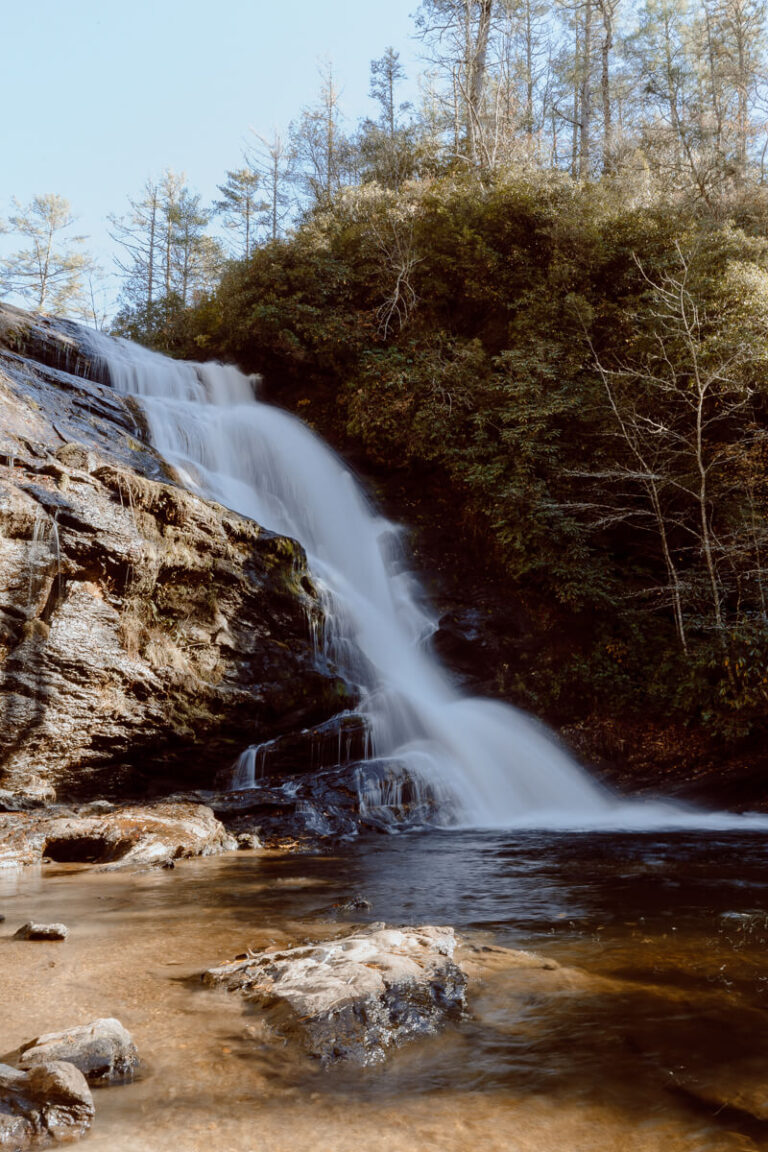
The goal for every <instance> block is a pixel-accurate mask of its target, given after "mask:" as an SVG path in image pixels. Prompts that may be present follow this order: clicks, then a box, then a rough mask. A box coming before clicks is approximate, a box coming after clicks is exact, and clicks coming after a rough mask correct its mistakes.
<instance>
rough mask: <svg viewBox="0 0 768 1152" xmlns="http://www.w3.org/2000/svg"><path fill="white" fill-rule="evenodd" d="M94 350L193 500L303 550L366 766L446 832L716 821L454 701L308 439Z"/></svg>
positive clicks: (321, 633)
mask: <svg viewBox="0 0 768 1152" xmlns="http://www.w3.org/2000/svg"><path fill="white" fill-rule="evenodd" d="M88 343H89V345H90V347H91V350H92V352H93V355H94V356H95V357H97V358H98V359H100V360H101V362H102V363H103V364H104V366H105V367H106V369H107V371H108V374H109V378H110V380H111V383H112V385H113V386H114V387H115V388H116V389H117V390H118V391H120V392H122V393H125V394H130V395H132V396H135V397H137V398H138V399H139V400H140V403H141V405H142V408H143V409H144V411H145V413H146V417H147V421H148V424H149V428H150V433H151V438H152V442H153V444H154V446H155V448H156V449H157V450H158V452H160V453H161V455H162V456H163V457H164V458H165V459H166V460H167V461H168V462H169V463H170V464H171V465H173V467H174V468H175V469H176V471H177V473H178V475H179V477H180V479H181V480H182V481H183V482H184V483H185V484H186V485H188V487H189V488H190V489H192V490H193V491H196V492H198V493H199V494H200V495H202V496H205V497H207V498H209V499H213V500H216V501H218V502H219V503H221V504H224V505H226V506H227V507H229V508H232V509H234V510H235V511H237V512H240V513H241V514H243V515H245V516H248V517H251V518H253V519H254V520H256V521H257V522H258V523H260V524H261V525H263V526H264V527H266V528H269V529H271V530H273V531H275V532H279V533H283V534H285V535H288V536H291V537H294V538H295V539H297V540H299V541H300V542H301V543H302V545H303V546H304V548H305V549H306V552H307V556H308V561H309V566H310V570H311V572H312V575H313V579H314V581H315V583H316V586H317V588H318V590H319V592H320V596H321V601H322V605H323V608H324V612H325V623H324V627H322V628H320V629H316V644H317V649H318V659H320V660H323V659H325V660H328V661H332V662H333V663H334V664H335V665H336V666H337V667H338V668H339V670H340V671H341V673H342V674H343V675H344V676H346V677H347V679H349V680H350V681H352V682H354V683H356V684H357V685H359V686H360V689H361V695H362V705H361V709H360V710H361V712H362V714H363V716H364V717H365V719H366V721H367V724H368V727H369V731H370V740H369V747H370V752H371V755H372V756H375V757H376V758H378V759H386V760H391V762H392V765H393V772H394V773H395V775H396V774H397V771H401V772H403V773H404V774H405V775H406V776H410V777H412V778H413V779H415V780H416V781H421V782H422V784H423V786H424V788H425V789H428V790H429V791H430V792H431V794H432V797H433V798H434V800H436V802H437V805H438V809H439V810H441V811H442V812H443V813H444V819H445V821H446V823H448V822H452V823H459V824H466V825H474V826H478V827H488V828H492V827H499V828H500V827H513V826H533V827H568V828H579V827H596V826H597V827H600V826H603V827H606V826H614V827H615V826H623V827H653V826H656V827H658V826H659V825H662V824H666V825H680V824H686V823H691V822H694V823H696V824H701V823H702V822H708V821H709V820H711V819H716V818H714V817H707V816H706V815H705V814H702V813H699V814H694V813H691V812H690V810H687V809H684V808H682V807H679V806H676V805H671V804H669V805H667V804H657V803H628V802H621V801H619V800H618V799H617V798H616V797H614V796H613V795H612V794H610V793H609V792H608V791H606V790H605V789H603V788H602V787H601V786H600V785H599V784H597V783H596V782H595V781H593V780H592V779H591V778H590V777H589V775H588V774H587V773H586V772H585V771H584V770H582V769H581V768H580V767H579V766H578V765H577V764H576V763H575V762H574V761H573V760H572V759H571V758H570V757H569V756H568V754H567V753H566V752H565V751H564V750H563V749H562V748H561V747H560V746H559V745H558V743H557V742H556V740H555V739H554V738H553V737H551V736H550V735H549V734H548V733H547V732H546V730H545V729H544V728H542V727H541V726H540V725H539V724H538V723H537V722H536V721H534V720H532V719H530V718H529V717H527V716H525V715H524V714H522V713H521V712H519V711H517V710H516V709H514V708H512V707H510V706H507V705H505V704H500V703H496V702H494V701H490V700H484V699H475V698H469V697H466V696H463V695H461V694H460V693H459V692H457V690H456V689H455V687H454V686H453V685H452V683H451V681H450V679H449V677H448V675H447V674H446V673H445V672H444V670H443V669H442V668H441V667H440V665H439V664H438V662H437V661H436V660H435V658H434V657H433V655H431V653H430V651H429V648H428V643H427V642H428V639H429V637H430V635H431V634H432V632H433V631H434V627H435V622H434V620H433V618H432V617H431V616H430V615H429V614H428V612H426V611H425V609H424V607H423V602H422V599H421V598H420V597H419V596H418V595H417V588H416V586H415V584H414V581H413V578H412V576H411V575H410V574H409V573H408V571H407V569H406V566H405V564H404V559H403V556H402V555H401V552H400V548H399V543H398V535H399V534H398V529H397V527H396V526H395V525H393V524H391V523H389V522H388V521H387V520H385V519H383V518H382V517H381V516H380V515H379V514H378V513H377V512H376V511H375V510H374V509H372V508H371V507H370V505H369V504H368V502H367V501H366V499H365V497H364V496H363V494H362V492H361V490H360V488H359V487H358V485H357V484H356V482H355V480H354V478H353V477H352V475H351V474H350V472H349V471H348V469H347V468H346V467H345V466H344V464H343V463H342V461H340V460H339V459H338V457H337V456H336V455H335V454H334V453H333V452H332V451H331V450H330V449H329V448H328V447H327V446H326V445H325V444H323V443H322V441H321V440H320V439H319V438H318V437H317V436H315V435H314V433H312V432H311V431H310V430H309V429H308V428H306V427H305V426H304V425H303V424H302V423H301V422H300V421H299V420H297V419H296V418H294V417H293V416H291V415H289V414H287V413H285V412H283V411H281V410H280V409H278V408H274V407H272V406H270V405H267V404H263V403H261V402H259V401H258V400H257V399H256V397H255V390H254V384H255V381H254V379H253V378H249V377H247V376H245V375H243V374H242V373H241V372H240V371H238V370H237V369H236V368H234V367H230V366H224V365H220V364H214V363H210V364H192V363H186V362H179V361H174V360H170V359H167V358H166V357H163V356H161V355H159V354H157V353H153V352H149V351H148V350H146V349H143V348H141V347H139V346H137V345H133V344H130V343H129V342H127V341H123V340H117V339H113V338H111V337H107V336H104V335H103V334H101V333H95V332H94V333H90V332H89V333H88ZM261 759H263V748H260V747H259V746H254V748H252V749H249V750H245V753H244V756H242V757H241V760H240V764H239V765H238V768H237V784H238V785H239V786H240V787H242V786H245V785H248V784H250V783H253V782H254V774H255V773H256V772H257V771H258V766H259V763H260V760H261ZM361 802H363V803H364V804H367V805H368V806H370V805H371V804H372V803H375V802H376V798H375V797H372V796H371V795H370V794H367V795H366V796H365V797H361ZM379 802H382V803H386V802H387V798H386V797H380V798H379ZM724 818H725V819H726V820H731V821H738V820H739V819H740V818H738V817H724ZM724 818H722V817H721V818H720V823H721V824H722V820H723V819H724Z"/></svg>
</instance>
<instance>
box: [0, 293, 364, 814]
mask: <svg viewBox="0 0 768 1152" xmlns="http://www.w3.org/2000/svg"><path fill="white" fill-rule="evenodd" d="M76 332H77V330H76V329H75V328H73V329H72V333H70V332H69V330H68V329H67V326H66V325H62V323H61V322H55V323H54V322H50V321H44V320H42V319H41V318H39V317H30V316H28V315H27V314H25V313H21V312H17V311H16V310H13V309H10V308H8V307H7V306H5V305H0V806H3V807H6V808H14V807H15V808H18V807H21V806H23V805H24V804H25V803H29V804H32V803H38V802H39V803H47V802H50V801H51V800H52V799H53V798H54V796H58V797H59V798H62V797H64V798H70V799H71V798H80V799H84V798H88V797H94V796H110V797H119V796H124V795H126V794H133V795H140V794H146V793H147V792H155V793H157V794H160V793H166V794H167V793H168V792H170V791H172V790H173V789H174V788H175V789H178V787H179V786H180V785H181V786H184V787H190V786H191V787H201V786H209V785H210V784H211V783H212V781H213V780H214V778H216V777H217V775H218V778H219V780H220V779H221V772H222V769H226V767H227V765H228V764H231V763H232V762H233V761H234V760H235V758H236V756H237V754H238V753H239V752H240V751H241V750H242V748H243V747H245V746H247V745H249V744H256V743H260V742H263V741H265V740H270V739H273V738H274V737H276V736H278V735H281V734H284V733H289V732H293V731H297V732H298V731H300V730H301V729H303V728H306V727H309V726H312V725H317V724H322V723H323V722H324V721H326V720H328V719H329V718H330V717H332V716H334V715H335V714H336V713H338V712H341V711H344V710H345V709H350V708H352V707H354V705H355V703H356V700H355V696H354V693H353V691H352V690H351V689H350V688H349V686H348V685H347V684H346V683H345V682H344V681H343V680H342V679H341V678H340V677H339V676H337V675H336V674H335V672H334V670H333V669H332V668H323V669H318V668H317V667H316V662H315V657H314V650H313V646H312V643H311V636H310V628H309V624H308V619H309V618H310V617H311V616H312V615H313V614H317V613H319V606H318V602H317V597H316V595H315V591H314V588H313V586H312V583H311V581H310V579H309V576H308V573H307V569H306V562H305V556H304V553H303V550H302V549H301V547H300V545H298V544H297V543H296V542H295V541H293V540H290V539H287V538H286V537H281V536H277V535H274V534H272V533H270V532H267V531H265V530H263V529H262V528H260V527H259V525H257V524H255V523H254V522H253V521H250V520H248V519H246V518H244V517H242V516H239V515H236V514H235V513H233V512H231V511H229V510H227V509H225V508H222V507H221V506H219V505H216V504H213V503H211V502H208V501H205V500H202V499H200V498H198V497H196V496H194V495H192V494H191V493H189V492H188V491H185V490H184V489H182V488H181V487H179V486H178V485H177V484H175V483H174V482H173V476H172V475H170V474H169V473H168V470H167V468H166V466H165V464H164V463H163V461H162V460H161V459H160V458H159V457H158V456H157V454H156V453H155V452H154V451H153V450H152V449H151V448H150V447H149V446H148V445H147V444H146V443H144V442H143V441H142V418H141V412H140V410H139V409H138V408H137V407H136V405H135V404H134V403H133V402H131V401H130V400H127V399H124V398H122V397H120V396H118V395H116V394H115V393H114V392H112V391H111V390H110V389H109V388H108V387H105V386H104V385H102V384H99V383H95V382H94V381H93V380H92V379H88V378H87V376H88V374H89V373H90V374H91V375H92V376H97V375H98V373H97V372H96V371H95V369H94V368H93V366H91V365H89V363H88V360H87V356H85V355H84V354H83V351H82V349H81V348H80V347H79V345H78V342H77V339H76ZM75 372H76V373H78V374H77V375H75V374H73V373H75Z"/></svg>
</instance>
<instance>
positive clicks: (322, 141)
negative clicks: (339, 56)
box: [290, 64, 356, 207]
mask: <svg viewBox="0 0 768 1152" xmlns="http://www.w3.org/2000/svg"><path fill="white" fill-rule="evenodd" d="M290 135H291V157H292V160H293V164H294V171H295V177H296V179H297V181H298V183H299V187H300V188H301V190H302V191H303V192H304V193H305V195H306V196H308V198H309V202H310V206H311V207H317V206H320V205H322V206H326V205H328V204H329V203H330V202H331V199H332V197H333V195H334V194H335V193H336V192H338V191H339V189H340V188H341V187H342V186H343V185H344V184H348V183H353V182H354V174H355V167H356V165H355V154H354V149H353V148H352V147H351V145H350V143H349V141H348V140H347V139H346V137H345V135H344V132H343V130H342V127H341V106H340V102H339V90H338V88H337V86H336V80H335V77H334V74H333V68H332V66H331V65H330V64H328V65H327V66H326V67H325V68H324V69H323V73H322V84H321V88H320V95H319V99H318V102H317V104H314V105H312V107H310V108H305V109H304V111H303V112H302V113H301V116H300V117H299V119H298V121H296V123H295V124H292V125H291V130H290Z"/></svg>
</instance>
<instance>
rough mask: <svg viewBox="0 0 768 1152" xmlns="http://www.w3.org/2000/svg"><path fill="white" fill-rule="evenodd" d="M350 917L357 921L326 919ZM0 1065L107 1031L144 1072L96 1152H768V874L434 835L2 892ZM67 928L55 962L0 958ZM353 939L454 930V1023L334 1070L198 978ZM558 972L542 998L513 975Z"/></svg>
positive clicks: (33, 878)
mask: <svg viewBox="0 0 768 1152" xmlns="http://www.w3.org/2000/svg"><path fill="white" fill-rule="evenodd" d="M353 895H358V896H361V897H364V898H365V899H366V900H368V901H369V902H370V905H371V907H370V910H369V911H365V912H359V911H356V912H354V913H349V912H343V911H338V910H336V909H334V907H333V905H334V904H336V903H338V902H341V901H344V900H346V899H348V898H349V897H350V896H353ZM0 911H1V912H2V913H3V914H4V915H5V916H6V922H5V924H4V925H2V928H1V929H0V949H1V951H0V956H1V957H2V960H1V961H0V972H1V973H2V975H0V987H1V988H2V1004H3V1024H4V1028H3V1036H4V1040H3V1051H4V1053H5V1055H6V1058H7V1057H9V1056H10V1055H11V1054H12V1053H13V1051H14V1049H15V1048H16V1047H17V1046H18V1045H20V1044H21V1043H23V1042H25V1041H28V1040H30V1039H31V1038H32V1037H33V1036H36V1035H38V1034H39V1033H41V1032H45V1031H51V1030H55V1029H58V1028H65V1027H70V1026H72V1025H75V1024H79V1023H84V1022H87V1021H89V1020H92V1019H94V1018H96V1017H99V1016H116V1017H117V1018H118V1019H119V1020H121V1021H122V1023H123V1024H124V1025H125V1026H126V1027H127V1028H128V1029H129V1030H130V1031H131V1032H132V1033H133V1035H134V1038H135V1040H136V1043H137V1046H138V1048H139V1051H140V1054H141V1056H142V1058H143V1061H144V1066H143V1072H142V1075H141V1076H140V1078H139V1079H138V1080H137V1081H136V1082H135V1083H133V1084H130V1085H127V1086H122V1087H113V1088H107V1089H99V1090H96V1091H95V1093H94V1097H95V1104H96V1121H95V1124H94V1127H93V1129H92V1132H91V1134H90V1135H89V1136H88V1137H87V1138H86V1139H85V1141H84V1142H83V1145H82V1146H83V1148H87V1149H88V1150H89V1152H107V1150H109V1152H115V1150H119V1152H163V1150H165V1149H173V1150H174V1152H211V1150H214V1149H215V1150H216V1152H289V1150H290V1152H296V1149H304V1150H306V1152H353V1150H354V1152H359V1150H361V1149H366V1150H370V1152H380V1150H381V1152H384V1150H385V1149H386V1150H387V1152H393V1150H394V1152H400V1150H402V1152H411V1150H413V1152H416V1149H430V1150H432V1149H434V1150H435V1152H438V1150H439V1152H466V1150H468V1149H475V1148H482V1149H487V1150H491V1152H496V1150H499V1152H501V1150H504V1152H507V1150H509V1152H598V1150H599V1152H603V1150H610V1152H702V1150H707V1152H709V1150H710V1149H711V1150H712V1152H721V1150H722V1152H730V1150H739V1152H746V1150H750V1149H768V1123H766V1122H761V1121H760V1120H758V1119H755V1117H754V1113H755V1112H756V1111H757V1112H759V1111H760V1109H761V1108H762V1109H763V1110H764V1111H763V1114H764V1115H765V1116H766V1117H768V1015H767V1014H766V1008H767V1007H768V963H766V959H765V957H766V945H767V944H768V866H767V865H766V857H765V838H764V836H761V835H759V834H754V835H751V834H747V835H745V834H740V833H736V832H734V833H715V832H712V831H708V832H685V833H665V834H664V835H655V834H652V833H645V834H626V835H621V834H609V833H581V834H564V833H563V834H552V833H549V834H548V833H536V832H516V833H475V832H437V831H432V832H425V833H415V832H414V833H409V834H403V835H399V836H374V837H369V838H361V839H359V840H356V841H352V842H350V843H348V844H345V845H342V846H337V847H336V848H335V849H334V850H333V851H326V852H317V853H314V854H313V853H304V854H281V853H276V852H239V853H232V854H229V855H225V856H220V857H213V858H208V859H198V860H190V861H185V862H181V863H179V864H178V865H177V866H176V868H175V869H174V870H172V871H165V870H151V871H145V872H139V873H133V874H129V873H125V872H104V871H102V872H99V871H97V870H95V869H93V868H83V867H78V866H74V865H66V866H62V865H48V866H45V867H44V868H42V869H40V870H32V869H29V870H26V871H23V872H20V873H8V874H5V875H2V876H0ZM29 919H33V920H37V921H55V920H63V921H64V922H65V923H66V924H67V925H68V926H69V928H70V938H69V940H67V941H66V942H64V943H36V942H35V943H33V942H25V941H16V940H13V939H12V935H13V932H14V931H15V929H16V928H17V927H18V926H19V925H20V924H21V923H22V922H24V921H25V920H29ZM351 919H353V920H354V922H355V923H364V922H371V921H385V922H387V923H392V924H424V923H431V924H451V925H453V926H454V927H455V928H456V930H457V932H459V933H460V934H461V936H462V937H463V939H464V941H465V944H464V948H463V951H462V957H463V958H464V959H465V960H466V961H467V963H468V964H469V965H470V967H471V969H472V971H473V973H474V976H473V979H472V982H471V989H470V996H469V1012H468V1014H467V1017H466V1019H464V1020H463V1021H462V1022H460V1023H459V1024H456V1025H451V1026H449V1027H448V1028H447V1029H446V1030H445V1031H444V1032H442V1033H441V1034H440V1035H439V1036H436V1037H429V1038H425V1039H422V1040H419V1041H417V1042H414V1043H412V1044H410V1045H408V1046H405V1047H403V1048H402V1049H399V1050H398V1051H396V1052H395V1053H393V1054H392V1055H391V1056H390V1058H389V1059H388V1060H387V1062H386V1063H385V1064H383V1065H377V1066H373V1067H370V1068H362V1069H361V1068H349V1067H338V1066H337V1067H332V1068H330V1069H326V1070H324V1069H322V1068H321V1067H319V1065H317V1064H316V1063H315V1062H313V1061H312V1060H311V1059H310V1058H309V1057H308V1056H306V1055H304V1054H302V1053H300V1052H299V1051H298V1050H297V1049H296V1048H295V1047H294V1046H293V1045H292V1044H291V1043H286V1042H284V1041H283V1040H282V1039H281V1038H280V1037H278V1036H275V1035H274V1034H272V1033H270V1032H269V1030H268V1028H266V1027H265V1024H264V1021H263V1020H262V1019H261V1018H260V1017H259V1015H258V1013H256V1012H253V1011H250V1010H248V1009H246V1008H245V1007H244V1005H243V1003H242V1001H240V1000H239V999H238V998H237V997H236V996H231V995H228V994H227V993H224V992H220V991H212V990H208V989H205V988H204V987H203V986H202V985H201V983H200V981H199V974H200V973H201V972H202V971H203V970H204V969H205V968H207V967H210V966H212V965H214V964H216V963H217V962H219V961H223V960H225V959H229V958H232V957H234V956H235V955H237V954H238V953H241V952H243V951H244V949H245V948H247V947H251V948H255V949H261V948H265V947H269V946H273V945H275V946H280V947H282V946H286V945H290V944H295V943H299V942H302V941H305V940H309V939H322V938H327V937H329V936H333V935H336V934H339V933H340V932H343V931H344V930H345V929H346V927H347V926H348V924H349V923H350V921H351ZM505 948H512V949H527V950H534V951H536V952H538V953H540V954H542V955H544V956H547V957H550V958H552V960H554V961H556V962H557V963H558V964H559V965H560V966H561V968H560V969H559V970H558V971H557V972H556V973H552V974H547V973H545V974H540V975H538V976H535V977H534V976H531V975H530V974H528V975H526V974H525V973H521V971H520V970H519V969H516V968H514V967H513V966H510V964H509V963H508V960H507V958H506V956H505V952H504V951H503V949H505Z"/></svg>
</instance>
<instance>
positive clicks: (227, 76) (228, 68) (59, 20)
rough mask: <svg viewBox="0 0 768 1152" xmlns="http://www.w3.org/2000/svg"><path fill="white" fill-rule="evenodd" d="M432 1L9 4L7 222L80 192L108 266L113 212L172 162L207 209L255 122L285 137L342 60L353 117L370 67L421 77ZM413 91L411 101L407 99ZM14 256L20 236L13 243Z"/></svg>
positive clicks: (1, 212)
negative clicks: (424, 9) (397, 65)
mask: <svg viewBox="0 0 768 1152" xmlns="http://www.w3.org/2000/svg"><path fill="white" fill-rule="evenodd" d="M418 2H419V0H381V2H380V0H314V2H313V0H32V2H29V0H26V2H25V0H20V2H19V0H14V2H11V0H8V2H7V3H5V4H3V5H2V19H1V20H0V45H1V46H2V60H1V61H0V107H1V108H2V110H3V111H2V114H1V115H0V218H1V217H3V216H7V214H8V211H9V209H10V200H11V197H12V196H16V197H17V198H18V199H19V200H20V201H22V202H26V201H28V200H30V199H31V198H32V196H34V195H37V194H42V193H46V192H55V193H58V194H60V195H62V196H65V197H66V198H67V199H68V200H69V201H70V204H71V205H72V208H73V211H74V212H75V214H76V215H77V216H78V217H79V230H80V231H82V232H84V233H87V234H89V236H90V238H91V239H90V241H89V244H88V247H89V248H90V249H92V250H93V251H94V252H95V253H96V254H97V255H98V257H99V259H100V260H101V261H102V262H103V263H105V264H107V265H108V264H109V251H110V250H111V246H110V243H109V240H108V237H107V232H106V217H107V215H108V214H109V213H117V214H118V215H120V214H121V213H123V212H125V211H126V210H127V201H126V197H127V196H134V195H136V194H138V193H139V191H140V190H141V187H142V185H143V184H144V181H145V180H146V179H147V177H149V176H152V177H157V176H159V174H160V173H161V172H162V171H163V169H165V168H173V169H174V170H175V171H177V172H185V173H186V175H187V177H188V180H189V183H190V185H191V186H192V187H193V188H194V189H195V190H197V191H199V192H201V193H202V194H203V197H204V199H205V200H206V201H208V200H211V199H213V198H214V197H215V195H216V185H217V184H218V183H221V182H222V181H223V179H224V175H225V172H226V170H227V169H228V168H236V167H238V166H239V165H240V162H241V154H242V149H243V144H244V142H245V140H246V138H247V136H248V134H249V129H251V128H254V129H255V130H256V131H258V132H261V133H262V134H264V135H270V134H271V133H272V131H273V129H274V128H278V129H281V130H284V129H286V128H287V126H288V123H289V121H290V120H292V119H294V118H295V117H296V115H297V114H298V112H299V111H300V110H301V108H302V107H303V106H306V105H307V104H311V103H312V102H313V100H314V99H315V97H316V95H317V92H318V88H319V85H320V79H319V74H318V68H319V65H320V63H321V62H322V61H323V60H328V59H330V60H331V61H332V63H333V67H334V71H335V73H336V74H337V77H338V81H339V86H340V89H341V100H342V106H343V109H344V111H345V112H346V114H347V115H348V116H349V118H350V120H351V121H354V120H355V119H357V118H358V117H359V116H362V115H371V114H372V113H373V112H374V107H375V106H374V105H373V104H372V103H371V101H370V100H369V99H368V98H367V93H368V82H369V66H370V61H371V60H372V59H374V58H375V57H377V56H381V55H382V53H383V51H384V49H385V48H386V47H387V46H388V45H390V44H391V45H393V46H394V47H395V48H396V49H397V50H398V51H399V52H400V53H401V60H402V63H403V64H404V66H405V68H406V70H407V72H408V73H409V75H410V76H411V77H414V76H415V74H416V71H417V56H418V49H419V45H418V43H416V42H414V40H413V38H412V36H413V21H412V19H411V18H410V17H411V14H412V13H413V12H414V11H415V10H416V8H417V7H418ZM404 95H406V96H407V95H412V93H405V94H404ZM4 246H5V248H6V249H7V246H8V238H7V237H6V238H5V244H4Z"/></svg>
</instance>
